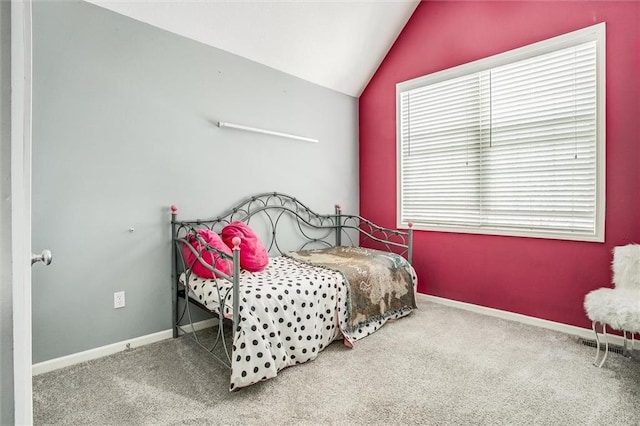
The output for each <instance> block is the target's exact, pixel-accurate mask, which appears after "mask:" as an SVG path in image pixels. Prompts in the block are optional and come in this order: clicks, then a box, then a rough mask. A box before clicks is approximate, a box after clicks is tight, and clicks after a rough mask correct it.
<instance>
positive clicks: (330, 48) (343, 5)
mask: <svg viewBox="0 0 640 426" xmlns="http://www.w3.org/2000/svg"><path fill="white" fill-rule="evenodd" d="M87 1H89V2H90V3H93V4H96V5H98V6H102V7H104V8H106V9H110V10H112V11H114V12H118V13H120V14H123V15H126V16H129V17H131V18H134V19H136V20H139V21H142V22H146V23H148V24H151V25H154V26H156V27H159V28H162V29H164V30H167V31H171V32H173V33H176V34H180V35H182V36H185V37H188V38H190V39H193V40H197V41H199V42H202V43H205V44H208V45H211V46H214V47H217V48H219V49H222V50H225V51H227V52H231V53H234V54H236V55H239V56H243V57H245V58H248V59H251V60H253V61H256V62H259V63H262V64H264V65H267V66H269V67H272V68H275V69H277V70H280V71H283V72H285V73H288V74H292V75H294V76H296V77H299V78H302V79H304V80H307V81H310V82H312V83H316V84H319V85H321V86H324V87H328V88H330V89H333V90H336V91H338V92H342V93H345V94H347V95H351V96H354V97H358V96H360V94H361V93H362V91H363V90H364V88H365V87H366V85H367V83H368V82H369V80H370V79H371V76H373V74H374V73H375V71H376V69H377V68H378V66H379V65H380V62H382V60H383V59H384V57H385V55H386V54H387V52H388V51H389V49H390V48H391V46H392V44H393V42H394V41H395V40H396V38H397V36H398V34H400V31H401V30H402V28H403V27H404V25H405V24H406V22H407V21H408V20H409V18H410V17H411V14H412V13H413V11H414V10H415V8H416V6H417V5H418V3H419V1H409V0H387V1H381V0H366V1H353V0H342V1H331V0H323V1H305V0H289V1H274V0H271V1H266V0H252V1H230V0H229V1H193V0H174V1H167V0H164V1H163V0H137V1H123V0H87Z"/></svg>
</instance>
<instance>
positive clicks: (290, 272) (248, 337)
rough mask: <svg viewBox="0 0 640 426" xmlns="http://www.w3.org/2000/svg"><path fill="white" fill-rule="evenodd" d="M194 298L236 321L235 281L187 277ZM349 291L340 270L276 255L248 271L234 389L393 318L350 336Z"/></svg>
mask: <svg viewBox="0 0 640 426" xmlns="http://www.w3.org/2000/svg"><path fill="white" fill-rule="evenodd" d="M180 282H181V283H182V284H183V285H185V286H186V287H187V288H188V290H189V292H188V293H189V297H191V298H192V299H194V300H196V301H198V302H200V303H201V304H202V305H204V306H205V307H206V308H207V309H209V310H210V311H212V312H215V313H217V314H220V313H222V315H224V316H225V317H227V318H231V317H232V311H233V308H232V306H233V300H232V292H231V287H232V286H231V283H229V282H228V281H226V280H222V279H218V280H216V279H204V278H200V277H196V276H195V275H191V276H190V277H189V278H188V280H187V277H186V275H185V274H182V275H181V277H180ZM347 294H348V288H347V285H346V281H345V278H344V275H343V274H341V273H340V272H338V271H333V270H330V269H327V268H323V267H318V266H314V265H311V264H307V263H303V262H300V261H298V260H295V259H292V258H290V257H285V256H281V257H274V258H271V259H270V260H269V264H268V265H267V267H266V269H264V270H263V271H260V272H249V271H245V270H243V271H242V272H241V275H240V288H239V316H240V318H239V325H238V327H237V328H236V333H235V335H234V339H233V353H232V359H231V379H230V390H236V389H239V388H242V387H245V386H249V385H251V384H253V383H256V382H259V381H262V380H267V379H270V378H273V377H275V376H276V375H277V373H278V371H280V370H282V369H283V368H286V367H289V366H292V365H296V364H300V363H303V362H307V361H310V360H313V359H315V358H316V357H317V356H318V354H319V353H320V352H321V351H322V350H323V349H325V348H326V347H327V346H328V345H329V344H331V342H333V341H334V340H336V339H339V338H344V342H345V345H347V346H348V347H353V344H354V342H356V341H357V340H359V339H361V338H363V337H365V336H367V335H369V334H371V333H373V332H374V331H375V330H377V329H379V328H380V327H381V326H382V325H383V324H384V322H386V321H387V320H389V319H395V318H399V317H401V316H405V315H407V314H409V311H402V312H398V313H395V314H394V315H392V316H390V317H389V318H385V319H381V320H379V321H375V322H372V323H371V324H367V325H364V326H362V327H359V328H357V329H355V330H351V331H349V332H348V333H347V332H346V330H347V321H348V313H347Z"/></svg>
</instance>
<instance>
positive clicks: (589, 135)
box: [396, 23, 605, 241]
mask: <svg viewBox="0 0 640 426" xmlns="http://www.w3.org/2000/svg"><path fill="white" fill-rule="evenodd" d="M604 35H605V24H604V23H602V24H598V25H595V26H592V27H588V28H585V29H582V30H579V31H575V32H573V33H569V34H565V35H562V36H559V37H555V38H553V39H549V40H546V41H543V42H540V43H536V44H533V45H530V46H525V47H523V48H520V49H516V50H513V51H510V52H506V53H503V54H500V55H497V56H493V57H490V58H486V59H482V60H480V61H476V62H473V63H470V64H466V65H462V66H459V67H455V68H452V69H449V70H445V71H441V72H438V73H435V74H431V75H427V76H424V77H420V78H417V79H414V80H410V81H406V82H403V83H399V84H398V85H397V88H396V93H397V99H396V110H397V132H398V133H397V161H398V222H399V223H398V225H399V226H400V227H406V226H407V225H408V223H409V222H412V223H413V224H414V227H415V228H416V229H426V230H438V231H452V232H467V233H483V234H497V235H515V236H527V237H542V238H558V239H569V240H582V241H604V146H605V136H604V135H605V126H604V99H605V76H604V57H605V56H604V46H605V45H604Z"/></svg>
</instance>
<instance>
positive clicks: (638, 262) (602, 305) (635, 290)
mask: <svg viewBox="0 0 640 426" xmlns="http://www.w3.org/2000/svg"><path fill="white" fill-rule="evenodd" d="M611 266H612V269H613V284H614V286H615V288H599V289H597V290H593V291H592V292H590V293H589V294H587V295H586V297H585V298H584V308H585V311H586V312H587V316H588V317H589V319H590V320H591V321H592V322H591V327H592V328H593V332H594V333H595V335H596V344H597V350H596V358H595V360H594V364H595V365H597V366H598V367H602V365H603V364H604V361H605V360H606V359H607V354H608V353H609V342H608V341H607V325H608V326H609V327H611V328H612V329H614V330H619V331H622V334H623V336H624V346H623V350H624V352H625V354H626V351H627V333H630V334H631V350H633V349H634V346H635V333H640V245H637V244H628V245H626V246H620V247H615V248H614V249H613V263H612V265H611ZM597 323H600V324H601V325H602V335H603V336H604V341H605V352H604V356H603V357H602V360H601V361H600V364H598V356H599V354H600V339H599V337H598V332H597V331H596V324H597Z"/></svg>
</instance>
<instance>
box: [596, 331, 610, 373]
mask: <svg viewBox="0 0 640 426" xmlns="http://www.w3.org/2000/svg"><path fill="white" fill-rule="evenodd" d="M602 337H603V338H604V356H603V357H602V361H600V365H599V366H598V368H602V366H603V365H604V361H605V360H606V359H607V355H609V340H607V324H602Z"/></svg>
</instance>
